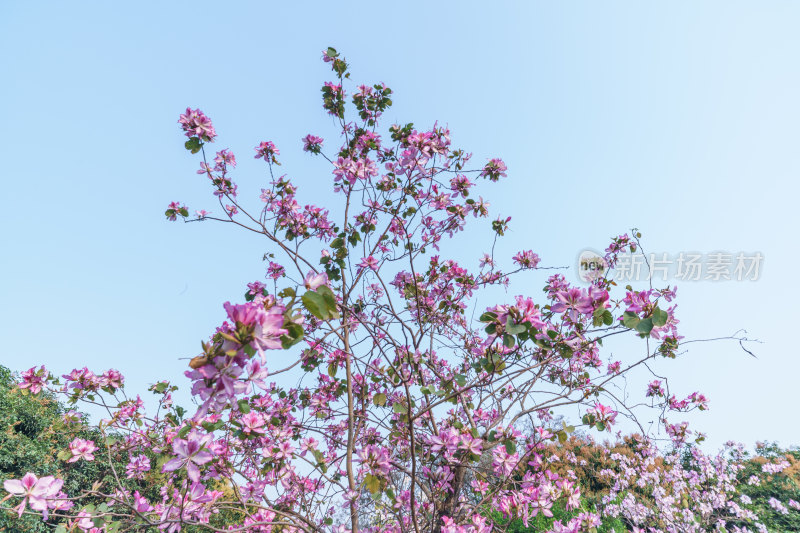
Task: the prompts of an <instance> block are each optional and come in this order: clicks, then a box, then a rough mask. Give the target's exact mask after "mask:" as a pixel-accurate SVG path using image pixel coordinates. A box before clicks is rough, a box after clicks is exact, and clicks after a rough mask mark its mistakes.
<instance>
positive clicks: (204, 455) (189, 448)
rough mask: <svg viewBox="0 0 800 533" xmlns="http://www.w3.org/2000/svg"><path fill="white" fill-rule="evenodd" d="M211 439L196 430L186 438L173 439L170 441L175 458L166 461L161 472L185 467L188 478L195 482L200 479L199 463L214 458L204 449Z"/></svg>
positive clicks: (201, 463) (204, 462)
mask: <svg viewBox="0 0 800 533" xmlns="http://www.w3.org/2000/svg"><path fill="white" fill-rule="evenodd" d="M210 440H211V435H205V436H201V435H200V434H199V433H197V432H191V433H189V435H188V438H187V439H186V440H183V439H175V440H174V441H173V443H172V451H173V452H175V455H177V457H176V458H174V459H171V460H169V461H167V463H166V464H165V465H164V467H163V468H162V469H161V471H162V472H174V471H175V470H178V469H179V468H186V474H187V475H188V476H189V479H190V480H192V481H194V482H195V483H197V482H198V481H200V468H199V466H200V465H204V464H206V463H207V462H209V461H210V460H211V459H213V458H214V456H213V455H211V453H210V452H207V451H205V450H204V446H205V445H206V444H207V443H208V442H209V441H210Z"/></svg>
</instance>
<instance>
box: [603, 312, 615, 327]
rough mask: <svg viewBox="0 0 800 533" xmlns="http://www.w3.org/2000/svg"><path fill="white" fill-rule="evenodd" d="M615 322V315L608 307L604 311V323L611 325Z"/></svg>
mask: <svg viewBox="0 0 800 533" xmlns="http://www.w3.org/2000/svg"><path fill="white" fill-rule="evenodd" d="M613 323H614V315H612V314H611V311H609V310H608V309H606V310H605V311H604V312H603V324H605V325H606V326H610V325H611V324H613Z"/></svg>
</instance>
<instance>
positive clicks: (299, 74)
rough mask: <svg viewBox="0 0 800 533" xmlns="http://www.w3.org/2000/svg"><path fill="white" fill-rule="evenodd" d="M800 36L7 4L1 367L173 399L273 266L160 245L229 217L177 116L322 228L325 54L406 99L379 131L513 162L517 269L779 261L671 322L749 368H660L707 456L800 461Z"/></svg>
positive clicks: (499, 14)
mask: <svg viewBox="0 0 800 533" xmlns="http://www.w3.org/2000/svg"><path fill="white" fill-rule="evenodd" d="M799 20H800V3H797V2H795V1H772V0H763V1H760V2H750V1H748V2H743V1H733V0H723V1H715V2H712V1H700V0H696V1H692V2H660V3H655V2H646V3H645V2H614V1H606V2H590V1H574V2H555V1H552V2H518V3H511V2H491V3H490V2H458V3H455V2H453V3H449V4H447V3H436V2H403V3H401V4H397V5H394V4H392V5H388V4H375V3H372V4H369V7H367V4H364V3H347V2H339V3H329V2H327V3H321V2H320V3H316V2H304V3H293V4H292V5H291V6H290V4H289V3H284V4H283V5H273V4H271V3H268V2H236V3H225V4H222V3H220V2H202V1H192V2H177V1H175V2H158V3H156V2H134V3H118V2H55V1H51V2H23V1H13V0H6V1H3V2H0V49H1V50H3V53H2V54H0V73H2V74H0V79H1V80H2V83H0V124H1V125H2V128H0V155H2V160H3V170H2V180H3V184H4V186H3V191H4V192H3V199H4V201H3V208H2V210H0V274H1V275H2V277H0V280H1V281H0V337H1V338H2V339H3V342H2V348H0V364H4V365H6V366H9V367H11V368H12V369H14V370H22V369H25V368H28V367H29V366H31V365H33V364H42V363H43V364H46V365H47V366H48V368H51V369H53V370H54V371H56V372H58V373H64V372H66V371H68V370H69V369H71V368H73V366H76V365H79V366H83V365H88V366H90V367H92V368H95V369H104V368H107V367H115V368H118V369H119V370H121V371H122V372H123V373H124V374H125V375H126V376H127V378H128V384H129V386H128V388H130V389H132V390H135V391H141V390H142V389H143V388H144V386H146V384H148V383H152V382H153V381H155V380H157V379H160V378H164V377H168V378H171V379H174V380H176V381H177V382H179V383H180V382H181V381H182V378H181V377H180V374H181V372H182V371H183V370H184V369H185V368H186V361H185V360H180V359H179V358H185V357H190V356H193V355H195V354H196V352H197V351H198V348H199V341H200V340H201V339H205V338H206V337H207V336H208V334H209V333H210V332H212V331H213V328H214V327H215V326H216V325H218V324H219V323H220V321H221V320H222V319H223V318H224V311H223V310H222V305H221V304H222V302H224V301H226V300H241V297H242V294H243V292H244V286H245V284H246V283H247V282H249V281H253V280H256V279H261V278H262V277H263V275H264V265H263V264H262V262H261V257H262V254H263V253H264V252H265V251H267V248H266V247H265V245H264V243H263V242H261V241H259V240H258V239H256V238H254V237H253V236H249V235H244V234H242V233H239V232H236V231H231V228H228V227H226V226H224V225H216V224H212V223H204V224H188V225H183V224H170V223H167V222H165V220H164V217H163V212H164V209H165V206H166V204H167V203H168V202H170V201H172V200H180V201H183V202H185V203H187V204H188V205H189V206H190V208H192V209H196V208H202V207H207V208H208V207H209V206H213V202H212V200H213V197H211V195H210V190H209V188H208V187H207V183H206V182H205V180H204V179H203V178H201V177H198V176H196V175H195V170H196V169H197V164H198V160H197V158H196V157H193V156H191V155H189V154H188V152H186V151H185V150H184V149H183V147H182V144H183V138H182V135H181V132H180V130H179V127H178V125H177V123H176V121H177V118H178V114H179V113H180V112H181V111H182V110H183V109H185V107H186V106H192V107H200V108H201V109H203V110H204V111H205V112H206V113H207V114H208V115H209V116H210V117H211V118H212V120H213V121H214V124H215V126H216V130H217V132H218V133H219V135H220V137H219V140H218V143H217V147H218V148H225V147H229V148H231V149H232V151H233V152H234V153H236V154H237V155H238V158H239V161H240V165H239V167H238V169H237V171H236V175H235V176H236V179H237V181H238V182H239V183H240V192H241V194H242V196H243V197H247V196H248V195H249V196H250V197H252V198H253V199H255V197H256V196H257V192H258V190H259V188H260V187H261V186H264V185H266V183H267V180H266V178H265V176H264V168H263V163H261V162H260V161H254V160H253V159H252V153H253V151H252V148H253V146H255V145H256V144H257V143H258V142H260V141H261V140H266V139H269V140H272V141H274V142H275V143H276V144H277V146H278V147H279V148H280V150H281V161H282V162H283V165H284V166H283V170H284V171H285V172H287V173H288V174H289V175H290V176H292V177H293V178H294V179H296V180H297V181H298V183H299V184H300V186H301V196H302V198H303V200H304V201H316V202H320V203H323V204H324V203H325V202H328V201H330V198H331V195H330V189H331V178H330V174H329V172H328V170H327V168H326V167H325V165H323V164H322V161H321V160H319V159H313V158H310V157H308V156H307V155H306V154H304V153H303V152H302V150H301V143H300V138H301V137H302V136H304V135H306V134H307V133H319V134H323V136H328V137H329V138H330V136H329V134H330V132H331V131H332V130H333V125H332V123H331V120H330V119H329V118H328V117H327V116H326V115H325V114H324V111H323V110H322V109H321V106H320V93H319V87H320V85H321V83H322V82H323V81H326V80H328V79H329V70H328V69H327V67H326V66H324V65H323V64H322V63H321V62H320V61H319V58H320V51H321V50H323V49H324V48H326V47H327V46H329V45H332V46H335V47H336V48H338V49H339V50H340V51H341V52H342V53H343V54H344V55H345V57H346V58H347V59H348V61H349V62H350V64H351V65H352V72H353V78H354V80H355V81H357V82H359V83H360V82H362V81H364V82H379V81H383V82H385V83H387V84H388V85H389V86H390V87H392V88H393V89H394V91H395V98H394V101H395V105H394V107H393V108H392V109H391V111H390V112H389V113H387V116H386V121H387V123H392V122H395V121H396V122H402V123H405V122H410V121H411V122H414V123H415V124H418V125H420V126H430V125H431V124H433V122H434V121H436V120H439V121H440V122H441V123H446V124H448V125H449V127H450V129H451V131H452V133H453V140H454V144H455V145H458V146H461V147H464V148H465V149H467V150H468V151H472V152H473V153H474V158H475V159H474V161H476V162H481V161H485V160H486V158H488V157H494V156H500V157H502V158H503V159H504V160H505V161H506V162H507V164H508V167H509V177H508V179H507V180H505V181H504V182H502V183H501V184H500V185H499V186H497V187H496V188H494V189H493V190H492V191H491V196H490V197H489V196H487V197H488V199H489V201H490V202H491V203H492V210H493V213H494V214H498V213H502V214H504V215H510V216H512V217H513V220H512V228H513V230H514V231H513V232H512V233H511V234H510V235H509V236H508V237H507V238H506V240H505V241H504V242H503V244H502V245H501V251H503V252H513V251H515V250H517V249H522V248H532V249H534V250H535V251H537V252H538V253H539V255H540V256H541V257H542V258H543V264H548V265H553V266H555V265H564V266H570V267H572V266H573V265H574V263H575V260H576V256H577V254H578V253H579V252H580V250H582V249H583V248H585V247H593V248H603V247H604V246H605V245H606V243H607V242H608V239H609V238H610V237H611V236H613V235H617V234H619V233H623V232H625V231H627V230H628V229H629V228H631V227H634V226H635V227H638V228H639V229H640V230H641V231H642V232H643V234H644V244H645V246H646V247H647V249H648V250H649V251H652V252H668V253H670V254H677V253H679V252H681V251H687V252H688V251H698V252H703V253H709V252H713V251H728V252H739V251H746V252H755V251H759V252H761V253H762V254H763V255H764V257H765V262H764V265H763V271H762V276H761V279H760V280H758V281H756V282H733V281H731V282H710V281H700V282H687V283H681V284H679V289H678V296H679V298H678V300H677V302H678V304H679V307H678V316H679V318H680V319H681V321H682V324H681V326H682V333H683V334H684V335H685V336H686V337H687V338H688V339H700V338H713V337H722V336H727V335H731V334H732V333H734V332H736V331H737V330H739V329H742V328H744V329H746V330H747V331H748V336H750V337H753V338H758V339H760V340H761V341H763V343H762V344H758V345H751V346H750V349H751V350H753V351H754V353H755V354H756V355H757V356H758V359H754V358H752V357H750V356H749V355H747V354H745V353H744V352H742V351H741V350H740V349H739V348H738V345H737V344H736V343H735V342H730V341H727V342H726V341H720V342H714V343H697V344H694V345H693V346H692V347H691V349H690V350H689V352H688V353H686V354H684V355H682V356H681V358H679V359H678V360H677V361H672V362H669V364H659V366H658V370H659V372H661V373H664V374H666V375H668V376H669V377H670V378H671V379H672V380H673V383H674V385H673V387H674V389H675V390H676V392H678V393H679V394H688V393H690V392H692V391H694V390H702V391H703V392H705V393H706V394H707V395H708V396H709V397H710V400H711V411H709V412H706V413H702V414H700V415H697V416H694V415H692V416H689V417H687V419H689V420H691V421H692V423H693V424H697V425H698V427H699V428H700V429H702V430H703V431H706V432H707V433H708V434H709V436H710V442H709V445H711V446H715V447H716V446H719V445H720V444H721V443H722V442H724V441H726V440H728V439H735V440H739V441H742V442H745V443H746V444H748V445H752V444H753V443H754V442H755V441H756V440H778V441H779V442H780V443H781V444H783V445H791V444H800V425H798V424H797V423H796V422H791V420H797V416H798V415H797V413H796V410H797V409H798V405H800V404H799V403H798V401H797V400H796V397H797V390H798V385H797V379H798V375H800V362H798V361H799V360H800V358H798V349H797V347H796V341H795V339H794V334H795V333H796V331H797V327H796V326H792V325H791V324H792V320H793V319H795V318H796V316H797V313H796V309H797V308H796V305H797V302H796V300H797V298H796V296H795V294H796V292H797V290H796V288H794V286H793V285H792V284H793V283H795V281H794V280H795V278H796V276H797V272H798V265H800V252H798V239H797V238H796V236H795V234H796V230H797V227H798V208H797V195H798V191H799V190H800V188H798V186H797V178H798V175H799V174H798V171H799V170H800V162H799V161H798V140H800V139H799V137H800V136H799V135H798V124H800V102H799V101H798V94H800V91H799V90H798V89H800V62H798V57H799V56H800V33H798V31H797V25H798V21H799ZM331 140H333V138H331ZM304 185H306V186H307V188H305V189H304V188H303V186H304ZM309 185H310V186H309ZM212 209H213V208H212ZM461 242H465V241H461ZM469 251H473V250H472V248H470V250H469ZM482 251H483V250H482ZM543 279H544V277H543V276H542V277H540V278H536V279H531V280H530V284H529V286H515V287H514V290H512V291H511V292H510V294H509V297H510V296H512V295H513V294H517V293H519V292H527V293H529V294H534V295H539V294H541V293H540V292H539V291H540V288H541V284H542V281H543ZM790 285H791V286H790Z"/></svg>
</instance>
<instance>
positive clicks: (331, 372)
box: [328, 363, 339, 378]
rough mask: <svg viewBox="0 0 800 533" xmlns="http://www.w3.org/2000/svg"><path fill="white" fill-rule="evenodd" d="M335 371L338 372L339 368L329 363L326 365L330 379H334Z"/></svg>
mask: <svg viewBox="0 0 800 533" xmlns="http://www.w3.org/2000/svg"><path fill="white" fill-rule="evenodd" d="M337 370H339V366H338V365H337V364H336V363H330V364H329V365H328V375H329V376H330V377H332V378H335V377H336V371H337Z"/></svg>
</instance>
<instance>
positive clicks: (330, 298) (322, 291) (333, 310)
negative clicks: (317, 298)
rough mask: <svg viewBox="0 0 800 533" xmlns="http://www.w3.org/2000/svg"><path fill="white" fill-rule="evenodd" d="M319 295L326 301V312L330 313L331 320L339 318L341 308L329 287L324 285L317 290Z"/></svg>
mask: <svg viewBox="0 0 800 533" xmlns="http://www.w3.org/2000/svg"><path fill="white" fill-rule="evenodd" d="M317 294H319V295H321V296H322V299H323V300H324V301H325V310H326V311H327V312H328V316H329V317H330V318H339V307H338V305H337V303H336V295H335V294H333V291H332V290H331V288H330V287H328V286H327V285H322V286H320V287H318V288H317Z"/></svg>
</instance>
